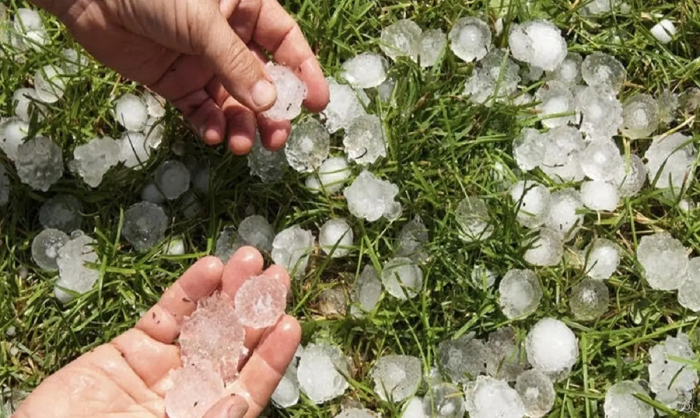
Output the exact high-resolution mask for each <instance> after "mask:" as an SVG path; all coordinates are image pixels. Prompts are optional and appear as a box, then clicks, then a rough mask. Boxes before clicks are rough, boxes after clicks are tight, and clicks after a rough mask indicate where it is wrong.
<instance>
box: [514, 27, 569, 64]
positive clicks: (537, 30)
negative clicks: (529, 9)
mask: <svg viewBox="0 0 700 418" xmlns="http://www.w3.org/2000/svg"><path fill="white" fill-rule="evenodd" d="M508 44H509V45H510V49H511V53H512V54H513V57H515V59H517V60H518V61H523V62H527V63H528V64H530V65H534V66H535V67H539V68H541V69H543V70H545V71H554V70H555V69H556V68H557V67H559V65H561V63H562V62H564V59H565V58H566V53H567V50H566V41H565V40H564V38H563V37H562V36H561V31H560V30H559V29H558V28H557V27H556V26H554V24H552V23H551V22H548V21H545V20H531V21H529V22H525V23H523V24H514V25H513V26H512V27H511V29H510V33H509V35H508Z"/></svg>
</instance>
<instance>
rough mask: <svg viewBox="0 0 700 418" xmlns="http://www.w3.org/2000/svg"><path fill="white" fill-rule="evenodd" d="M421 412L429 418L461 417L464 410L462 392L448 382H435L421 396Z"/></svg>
mask: <svg viewBox="0 0 700 418" xmlns="http://www.w3.org/2000/svg"><path fill="white" fill-rule="evenodd" d="M423 412H424V414H425V416H426V417H431V418H461V417H463V416H464V413H465V412H466V409H465V405H464V392H463V391H462V390H461V389H460V388H459V387H457V386H455V385H452V384H449V383H436V384H434V385H431V386H430V387H429V388H428V393H426V394H425V397H423Z"/></svg>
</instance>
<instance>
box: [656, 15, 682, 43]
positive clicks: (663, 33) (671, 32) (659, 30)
mask: <svg viewBox="0 0 700 418" xmlns="http://www.w3.org/2000/svg"><path fill="white" fill-rule="evenodd" d="M650 31H651V34H652V35H654V38H656V40H657V41H659V42H661V43H662V44H667V43H669V42H671V40H673V37H674V36H675V35H676V26H675V25H674V24H673V22H671V21H670V20H668V19H663V20H661V21H660V22H659V23H657V24H655V25H654V26H652V27H651V30H650Z"/></svg>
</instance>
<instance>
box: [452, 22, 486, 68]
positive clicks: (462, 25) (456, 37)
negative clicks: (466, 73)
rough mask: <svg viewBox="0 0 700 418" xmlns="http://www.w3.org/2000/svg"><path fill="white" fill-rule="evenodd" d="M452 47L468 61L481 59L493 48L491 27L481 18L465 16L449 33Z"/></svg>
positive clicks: (458, 55)
mask: <svg viewBox="0 0 700 418" xmlns="http://www.w3.org/2000/svg"><path fill="white" fill-rule="evenodd" d="M449 39H450V49H451V50H452V52H454V54H455V55H456V56H457V57H459V58H460V59H462V60H463V61H466V62H472V61H475V60H476V61H479V60H480V59H482V58H484V57H485V56H486V54H487V53H488V52H489V50H490V49H491V29H489V26H488V25H487V24H486V22H484V21H483V20H481V19H478V18H475V17H463V18H461V19H459V20H458V21H457V22H455V25H454V27H453V28H452V30H451V31H450V33H449Z"/></svg>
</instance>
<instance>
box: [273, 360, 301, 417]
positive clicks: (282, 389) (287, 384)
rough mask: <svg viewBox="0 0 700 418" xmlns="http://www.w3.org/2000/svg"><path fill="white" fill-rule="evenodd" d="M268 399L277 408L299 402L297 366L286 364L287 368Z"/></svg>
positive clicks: (287, 406)
mask: <svg viewBox="0 0 700 418" xmlns="http://www.w3.org/2000/svg"><path fill="white" fill-rule="evenodd" d="M270 400H272V403H273V404H275V406H277V407H278V408H289V407H291V406H294V405H296V404H297V403H299V380H298V379H297V367H296V365H295V364H294V363H292V364H290V365H289V366H287V370H286V371H285V372H284V376H282V379H281V380H280V382H279V383H278V384H277V388H276V389H275V391H274V392H273V393H272V396H271V397H270Z"/></svg>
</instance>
